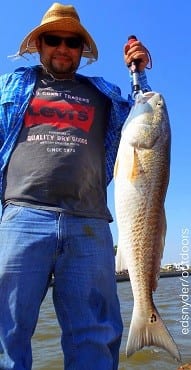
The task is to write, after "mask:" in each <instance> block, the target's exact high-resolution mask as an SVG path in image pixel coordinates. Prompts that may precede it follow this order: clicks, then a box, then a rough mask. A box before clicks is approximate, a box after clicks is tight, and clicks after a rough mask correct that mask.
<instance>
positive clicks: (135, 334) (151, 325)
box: [126, 304, 181, 362]
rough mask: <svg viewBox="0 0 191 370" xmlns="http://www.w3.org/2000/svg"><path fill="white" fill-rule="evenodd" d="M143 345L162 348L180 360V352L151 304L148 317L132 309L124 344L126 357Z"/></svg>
mask: <svg viewBox="0 0 191 370" xmlns="http://www.w3.org/2000/svg"><path fill="white" fill-rule="evenodd" d="M145 346H156V347H160V348H163V349H164V350H166V351H167V352H169V353H170V354H171V356H172V357H173V358H174V359H176V360H177V361H178V362H180V361H181V356H180V352H179V350H178V347H177V345H176V343H175V342H174V340H173V338H172V336H171V335H170V333H169V331H168V329H167V328H166V326H165V324H164V322H163V321H162V319H161V317H160V315H159V313H158V312H157V309H156V307H155V306H154V304H153V307H152V312H151V313H148V317H147V318H146V317H143V314H142V312H140V311H139V314H138V311H137V312H135V309H133V315H132V320H131V324H130V329H129V336H128V340H127V346H126V355H127V357H129V356H131V355H132V354H133V353H135V352H136V351H138V350H140V349H141V348H143V347H145Z"/></svg>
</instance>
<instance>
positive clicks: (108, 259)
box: [0, 3, 149, 370]
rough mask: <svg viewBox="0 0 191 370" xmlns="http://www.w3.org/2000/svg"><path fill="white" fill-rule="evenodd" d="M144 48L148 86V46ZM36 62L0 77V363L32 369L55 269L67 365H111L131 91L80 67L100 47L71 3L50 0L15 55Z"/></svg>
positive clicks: (104, 368)
mask: <svg viewBox="0 0 191 370" xmlns="http://www.w3.org/2000/svg"><path fill="white" fill-rule="evenodd" d="M124 50H125V55H124V58H125V63H126V64H129V63H130V62H131V61H132V60H133V59H139V60H140V61H141V62H140V65H139V70H140V82H141V83H142V88H143V89H145V90H147V89H149V87H148V86H147V81H146V76H145V72H144V68H145V67H146V65H147V63H148V55H147V50H146V49H145V48H144V46H143V45H142V44H141V42H139V41H137V42H135V43H133V44H131V45H130V46H129V45H125V49H124ZM33 52H38V53H39V55H40V61H41V65H39V66H33V67H28V68H19V69H17V70H16V71H15V72H14V73H12V74H9V75H8V74H7V75H4V76H2V77H1V78H0V94H1V107H0V109H1V110H0V147H1V157H0V158H1V160H0V161H1V162H0V164H1V178H0V180H1V182H0V184H1V185H0V190H1V201H2V206H3V211H2V219H1V224H0V307H1V309H0V348H1V350H0V352H1V354H0V369H6V370H9V369H16V370H24V369H25V370H29V369H31V366H32V353H31V337H32V335H33V333H34V330H35V327H36V324H37V319H38V314H39V309H40V305H41V302H42V301H43V299H44V297H45V295H46V292H47V289H48V287H49V284H50V280H51V276H52V275H53V276H54V286H53V303H54V306H55V311H56V314H57V318H58V321H59V324H60V327H61V330H62V348H63V352H64V366H65V367H64V368H65V370H83V369H87V370H90V369H91V370H94V369H96V370H110V369H117V367H118V358H119V347H120V342H121V335H122V321H121V316H120V307H119V302H118V298H117V292H116V282H115V266H114V253H113V242H112V237H111V232H110V229H109V222H110V221H111V220H112V217H111V214H110V212H109V210H108V208H107V203H106V184H108V183H109V182H110V181H111V179H112V174H113V165H114V161H115V157H116V153H117V148H118V144H119V139H120V131H121V128H122V125H123V122H124V120H125V118H126V117H127V115H128V113H129V110H130V105H131V99H129V101H127V100H126V99H124V98H122V97H121V95H120V90H119V88H118V87H116V86H114V85H112V84H110V83H108V82H106V81H105V80H104V79H103V78H100V77H94V78H90V77H84V76H82V75H79V74H77V73H76V71H77V69H78V66H79V64H80V61H81V57H82V56H83V57H87V58H91V59H90V60H93V59H94V60H96V59H97V57H98V52H97V47H96V45H95V42H94V41H93V39H92V37H91V36H90V34H89V33H88V32H87V31H86V29H85V28H84V27H83V26H82V24H81V23H80V19H79V17H78V14H77V12H76V10H75V8H74V7H72V6H70V5H62V4H59V3H54V4H53V5H52V6H51V7H50V9H48V11H47V12H46V13H45V15H44V17H43V19H42V22H41V24H40V26H38V27H36V28H35V29H33V30H32V31H31V32H30V33H29V34H28V35H27V36H26V37H25V39H24V41H23V42H22V44H21V46H20V49H19V55H23V54H24V53H33Z"/></svg>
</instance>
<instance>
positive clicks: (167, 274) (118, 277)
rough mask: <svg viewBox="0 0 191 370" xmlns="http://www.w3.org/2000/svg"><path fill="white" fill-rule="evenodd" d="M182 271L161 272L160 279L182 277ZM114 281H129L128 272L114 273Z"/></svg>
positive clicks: (190, 273) (190, 272)
mask: <svg viewBox="0 0 191 370" xmlns="http://www.w3.org/2000/svg"><path fill="white" fill-rule="evenodd" d="M188 272H189V275H191V271H190V270H189V271H188ZM182 273H183V271H161V273H160V278H167V277H176V276H182ZM115 276H116V281H117V282H121V281H130V278H129V274H128V272H121V273H116V274H115Z"/></svg>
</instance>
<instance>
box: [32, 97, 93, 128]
mask: <svg viewBox="0 0 191 370" xmlns="http://www.w3.org/2000/svg"><path fill="white" fill-rule="evenodd" d="M94 110H95V108H94V107H92V106H86V105H81V104H77V103H72V104H71V103H68V102H65V101H48V102H47V100H43V99H36V98H34V99H33V100H32V101H31V104H30V105H29V107H28V109H27V112H26V114H25V126H26V127H32V126H36V125H43V124H44V125H50V126H53V127H57V128H58V129H64V128H68V127H76V128H80V129H82V130H84V131H86V132H89V130H90V127H91V125H92V123H93V119H94Z"/></svg>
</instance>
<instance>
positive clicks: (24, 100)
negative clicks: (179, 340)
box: [0, 66, 150, 199]
mask: <svg viewBox="0 0 191 370" xmlns="http://www.w3.org/2000/svg"><path fill="white" fill-rule="evenodd" d="M38 69H39V66H33V67H22V68H18V69H17V70H15V71H14V72H13V73H10V74H5V75H3V76H1V77H0V199H1V198H2V183H3V174H4V169H5V167H6V165H7V164H8V161H9V159H10V155H11V153H12V150H13V148H14V146H15V143H16V140H17V138H18V135H19V132H20V129H21V127H22V124H23V118H24V114H25V112H26V109H27V107H28V104H29V101H30V99H31V96H32V93H33V90H34V86H35V82H36V79H37V74H38ZM79 76H80V75H79ZM81 77H82V78H87V79H88V80H89V81H90V82H91V83H92V84H93V85H94V86H96V87H97V88H98V89H99V90H100V91H101V92H102V93H104V94H105V95H106V96H107V97H108V98H109V99H110V100H111V103H112V104H111V114H110V120H109V123H108V125H107V131H106V135H105V153H106V176H107V184H109V182H110V181H111V179H112V177H113V167H114V163H115V158H116V154H117V149H118V146H119V140H120V134H121V128H122V126H123V123H124V121H125V119H126V118H127V116H128V114H129V110H130V108H131V106H132V104H133V100H132V98H131V96H130V95H129V96H128V99H124V98H123V97H122V96H121V92H120V89H119V87H117V86H116V85H113V84H111V83H109V82H107V81H105V80H104V79H103V78H102V77H85V76H81ZM140 84H141V87H142V89H144V90H147V91H148V90H150V87H149V86H148V85H147V79H146V75H145V72H141V73H140Z"/></svg>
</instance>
